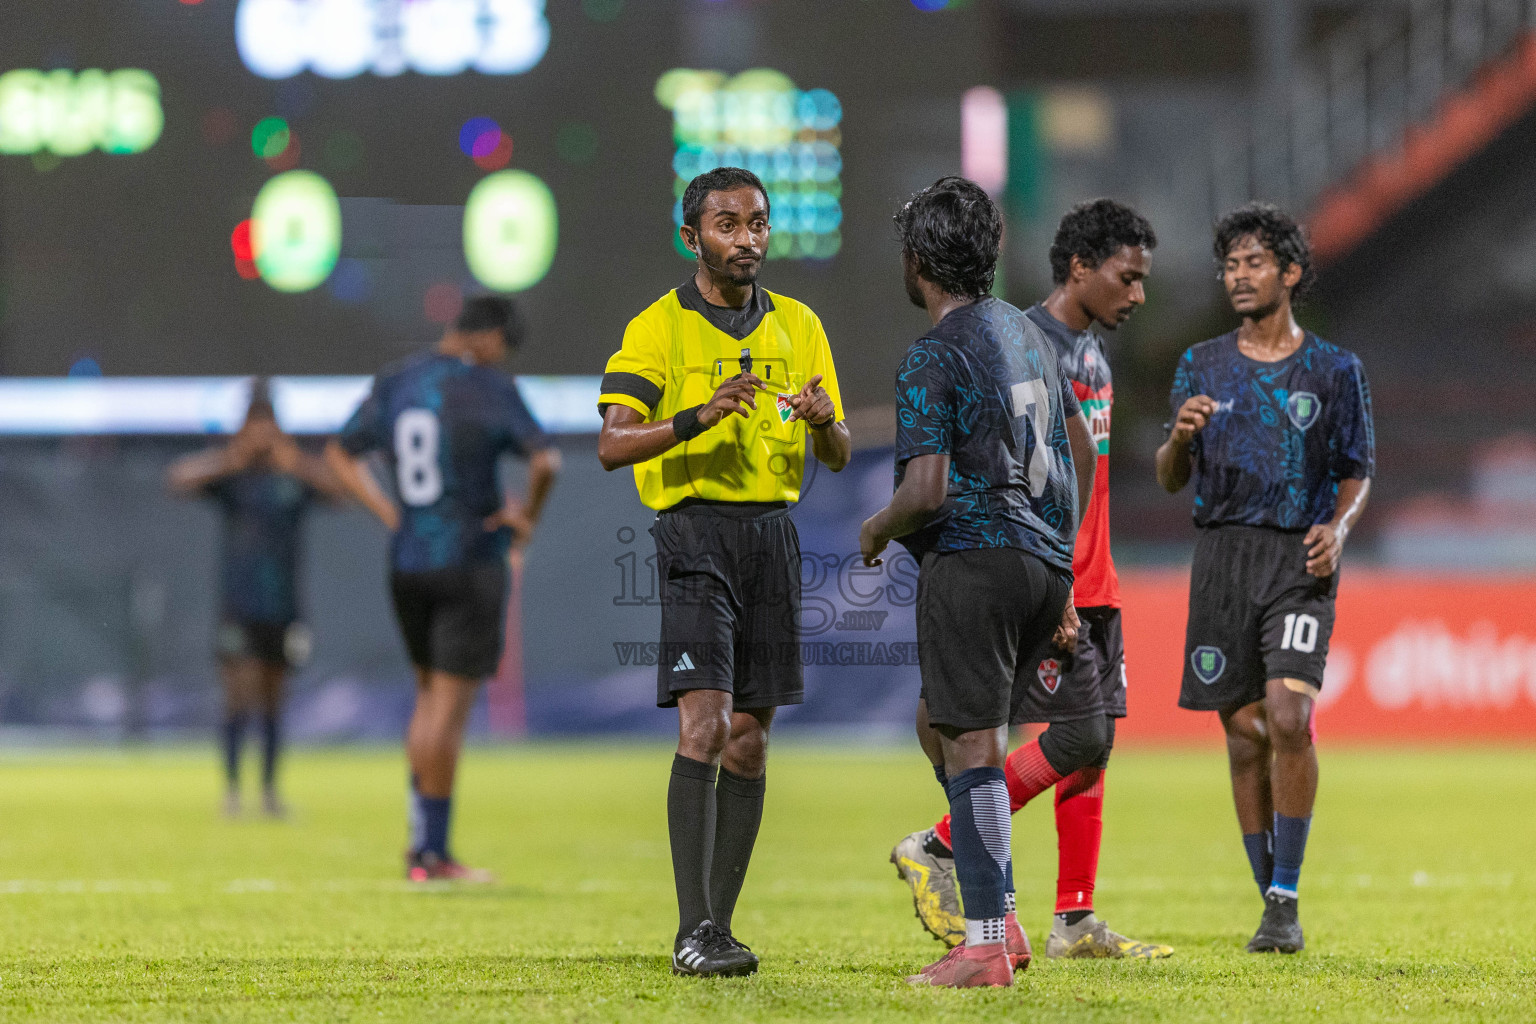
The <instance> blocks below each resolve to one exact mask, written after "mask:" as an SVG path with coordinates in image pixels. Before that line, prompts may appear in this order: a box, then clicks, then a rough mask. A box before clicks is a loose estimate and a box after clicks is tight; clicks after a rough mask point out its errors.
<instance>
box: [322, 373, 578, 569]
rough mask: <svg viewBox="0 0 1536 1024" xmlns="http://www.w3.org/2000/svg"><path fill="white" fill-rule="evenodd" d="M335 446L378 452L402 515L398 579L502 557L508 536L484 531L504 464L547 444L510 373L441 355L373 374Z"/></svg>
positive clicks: (396, 549)
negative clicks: (505, 456)
mask: <svg viewBox="0 0 1536 1024" xmlns="http://www.w3.org/2000/svg"><path fill="white" fill-rule="evenodd" d="M339 440H340V442H341V446H342V448H343V449H345V450H346V451H347V452H349V453H350V454H352V455H362V454H365V453H368V452H374V451H379V452H383V453H384V456H385V462H386V463H387V465H388V467H389V474H390V477H391V479H392V480H393V482H394V485H395V493H396V497H397V498H398V499H399V502H400V510H401V513H400V529H399V530H397V531H395V535H394V538H393V540H392V542H391V545H390V561H391V564H392V565H393V566H394V568H395V570H396V571H397V572H428V571H431V570H434V569H448V568H454V567H460V566H468V565H474V564H477V563H480V562H484V561H496V560H499V559H503V558H505V557H506V555H507V550H508V548H509V546H510V544H511V539H512V533H511V531H510V530H508V529H507V528H505V527H502V528H501V529H498V530H487V529H486V528H485V520H486V518H487V517H488V516H490V515H492V514H494V513H495V512H496V510H497V509H498V508H500V507H501V504H502V489H501V482H500V472H499V470H500V462H501V457H502V455H503V454H512V455H518V456H524V457H526V456H528V455H531V454H532V453H534V452H535V451H538V450H540V449H543V448H547V447H549V441H548V440H547V439H546V438H545V436H544V433H543V431H541V430H540V429H539V425H538V423H536V422H535V421H534V418H533V416H532V414H531V413H529V412H528V407H527V406H526V405H524V404H523V399H522V396H521V395H519V394H518V391H517V382H516V381H515V380H514V379H513V378H512V377H511V376H509V375H508V374H505V373H503V372H501V371H500V370H495V369H491V368H490V367H484V366H472V365H470V364H468V363H465V362H464V361H462V360H460V359H456V358H454V357H452V356H445V355H442V354H440V353H437V352H431V353H424V354H422V355H418V356H414V357H412V358H410V359H407V360H405V361H404V362H402V363H400V364H398V365H397V366H395V367H393V368H390V369H387V370H385V371H384V372H383V373H381V374H379V376H378V377H376V378H375V379H374V382H373V391H372V392H371V393H370V394H369V395H368V398H367V399H366V400H364V402H363V404H362V405H360V406H358V408H357V411H356V412H354V413H353V414H352V418H351V419H350V420H348V421H347V424H346V426H344V427H343V428H342V430H341V436H340V438H339Z"/></svg>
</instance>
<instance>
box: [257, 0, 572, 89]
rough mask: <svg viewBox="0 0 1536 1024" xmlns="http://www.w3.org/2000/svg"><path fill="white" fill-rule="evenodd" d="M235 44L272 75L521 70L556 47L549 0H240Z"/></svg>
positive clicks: (264, 74)
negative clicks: (552, 40)
mask: <svg viewBox="0 0 1536 1024" xmlns="http://www.w3.org/2000/svg"><path fill="white" fill-rule="evenodd" d="M235 45H236V47H237V49H238V50H239V51H240V58H241V60H243V61H245V66H246V67H248V68H250V69H251V70H252V71H253V72H255V73H256V74H258V75H260V76H262V77H263V78H290V77H292V76H294V75H297V74H298V73H300V72H301V71H305V70H309V71H313V72H314V73H315V74H317V75H321V76H324V77H326V78H352V77H354V76H356V75H360V74H362V73H363V72H365V71H372V72H373V73H374V74H378V75H397V74H400V73H401V72H402V71H407V70H410V71H416V72H418V73H420V74H423V75H457V74H461V73H463V72H465V71H470V70H474V71H478V72H480V73H481V74H484V75H518V74H522V73H523V72H525V71H527V70H528V69H530V68H532V67H533V66H534V65H535V64H537V63H538V62H539V61H540V60H541V59H543V57H544V53H545V51H547V50H548V49H549V22H548V20H546V19H545V17H544V0H409V2H403V0H240V6H239V7H237V8H236V10H235Z"/></svg>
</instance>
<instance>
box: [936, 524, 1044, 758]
mask: <svg viewBox="0 0 1536 1024" xmlns="http://www.w3.org/2000/svg"><path fill="white" fill-rule="evenodd" d="M1071 589H1072V576H1071V574H1070V573H1066V572H1063V571H1061V570H1059V569H1054V568H1052V567H1051V566H1049V565H1047V564H1046V563H1045V562H1043V561H1041V560H1040V559H1039V558H1037V557H1036V556H1034V555H1032V554H1030V553H1029V552H1027V551H1021V550H1019V549H1018V548H972V549H969V550H966V551H953V552H948V553H945V554H936V553H933V552H929V553H928V554H926V555H924V556H923V562H922V568H921V570H920V571H919V573H918V577H917V660H918V665H919V666H920V668H921V670H922V677H923V691H922V696H923V699H924V700H926V701H927V702H928V721H929V722H930V723H932V724H934V725H948V726H951V727H953V728H956V729H994V728H997V727H998V726H1001V725H1007V724H1008V721H1009V717H1010V713H1011V711H1012V709H1013V707H1014V694H1015V693H1017V692H1018V691H1019V690H1020V689H1023V688H1024V687H1026V686H1028V685H1030V684H1036V685H1038V678H1037V675H1036V672H1037V669H1038V668H1039V665H1040V662H1041V660H1042V659H1044V658H1046V657H1047V656H1048V654H1049V652H1050V650H1051V646H1050V645H1051V636H1052V634H1054V633H1055V632H1056V627H1058V626H1060V625H1061V612H1062V609H1063V608H1065V607H1066V603H1067V595H1068V593H1069V592H1070V591H1071Z"/></svg>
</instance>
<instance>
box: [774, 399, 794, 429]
mask: <svg viewBox="0 0 1536 1024" xmlns="http://www.w3.org/2000/svg"><path fill="white" fill-rule="evenodd" d="M773 402H774V405H776V406H777V407H778V410H779V422H780V423H788V422H789V418H790V416H792V415H794V412H795V407H794V406H792V405H790V404H789V396H788V395H780V394H775V395H774V396H773Z"/></svg>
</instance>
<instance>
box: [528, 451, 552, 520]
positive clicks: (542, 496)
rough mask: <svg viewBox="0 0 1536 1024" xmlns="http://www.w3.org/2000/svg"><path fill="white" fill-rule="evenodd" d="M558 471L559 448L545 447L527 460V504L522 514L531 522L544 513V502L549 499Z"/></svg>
mask: <svg viewBox="0 0 1536 1024" xmlns="http://www.w3.org/2000/svg"><path fill="white" fill-rule="evenodd" d="M559 472H560V451H559V449H556V448H545V449H544V450H543V451H540V452H534V454H533V457H532V458H530V459H529V460H528V504H527V506H526V507H525V508H524V514H525V515H527V516H528V518H529V519H530V520H532V521H533V522H538V521H539V516H541V515H542V514H543V513H544V503H545V502H546V501H548V500H549V493H550V491H552V490H554V489H555V476H556V475H557V474H558V473H559Z"/></svg>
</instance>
